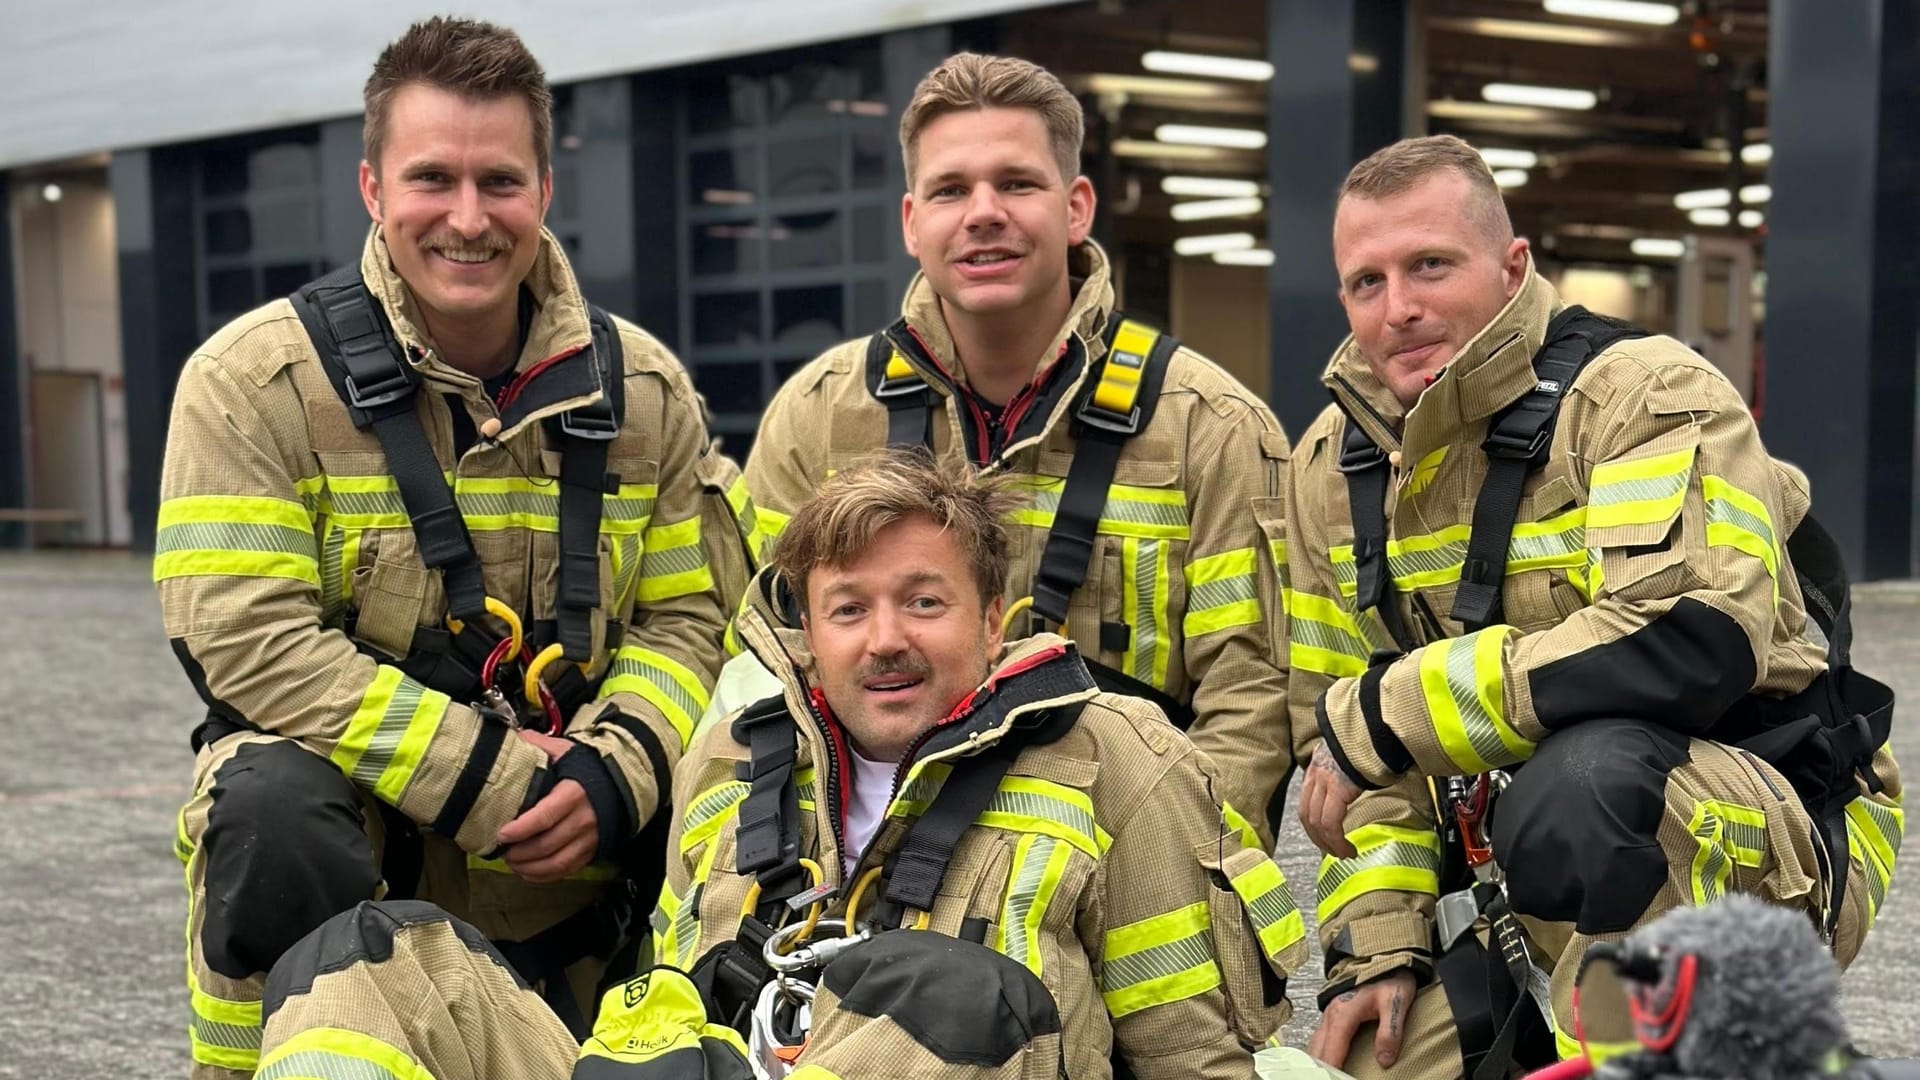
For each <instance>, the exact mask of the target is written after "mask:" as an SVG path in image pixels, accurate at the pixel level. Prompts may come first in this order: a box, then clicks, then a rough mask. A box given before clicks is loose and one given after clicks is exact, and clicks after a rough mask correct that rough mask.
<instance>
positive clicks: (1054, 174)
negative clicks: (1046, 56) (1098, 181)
mask: <svg viewBox="0 0 1920 1080" xmlns="http://www.w3.org/2000/svg"><path fill="white" fill-rule="evenodd" d="M914 163H915V165H914V177H913V179H912V181H911V183H912V189H911V190H910V191H909V192H908V193H907V195H906V197H905V198H904V199H902V200H901V204H900V217H901V226H902V228H903V230H904V231H905V233H906V241H907V253H908V254H910V255H912V256H913V257H914V258H916V259H918V260H920V269H921V270H922V271H923V272H924V273H925V274H926V276H927V281H928V283H929V284H931V285H932V286H933V291H934V292H935V293H937V294H939V296H940V299H941V301H942V302H943V303H944V304H945V305H946V307H947V308H948V310H949V311H950V312H951V311H958V312H959V313H961V314H962V316H963V317H965V316H970V317H974V318H991V317H996V316H1004V315H1006V314H1008V313H1023V312H1025V313H1041V312H1046V313H1049V314H1050V313H1051V309H1052V308H1053V307H1057V306H1064V305H1065V304H1066V303H1067V302H1068V300H1069V298H1070V295H1071V294H1070V292H1069V287H1068V282H1067V252H1068V250H1069V249H1071V248H1072V247H1074V246H1076V245H1078V244H1080V243H1083V242H1084V241H1085V240H1086V238H1087V232H1088V230H1090V229H1091V228H1092V226H1093V205H1094V198H1093V185H1092V184H1091V183H1090V182H1089V181H1088V180H1087V178H1086V177H1084V176H1075V177H1072V178H1066V177H1062V176H1061V175H1060V165H1059V162H1058V159H1057V158H1056V157H1055V156H1054V152H1053V147H1052V143H1051V142H1050V140H1049V138H1048V134H1047V126H1046V121H1045V120H1043V119H1042V118H1041V116H1040V114H1039V113H1038V112H1036V111H1034V110H1033V109H1014V108H985V109H961V110H957V111H955V112H950V113H946V114H944V115H942V116H939V117H937V118H935V119H934V120H932V121H931V122H929V123H928V124H927V125H926V127H924V128H922V129H921V131H920V133H919V138H918V141H917V144H916V147H915V153H914Z"/></svg>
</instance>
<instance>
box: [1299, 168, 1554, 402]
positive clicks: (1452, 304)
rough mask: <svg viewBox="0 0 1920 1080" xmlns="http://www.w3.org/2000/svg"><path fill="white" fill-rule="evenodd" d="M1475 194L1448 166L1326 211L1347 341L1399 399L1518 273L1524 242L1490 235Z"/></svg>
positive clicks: (1468, 335)
mask: <svg viewBox="0 0 1920 1080" xmlns="http://www.w3.org/2000/svg"><path fill="white" fill-rule="evenodd" d="M1483 197H1485V196H1484V195H1483V194H1482V193H1480V192H1477V191H1475V190H1474V188H1473V187H1472V185H1471V184H1470V183H1469V182H1468V180H1467V178H1466V177H1464V176H1462V175H1460V174H1459V173H1458V172H1455V171H1453V170H1450V169H1447V170H1441V171H1439V172H1436V173H1434V174H1433V175H1431V176H1429V177H1427V178H1426V179H1425V180H1422V181H1420V182H1419V183H1417V184H1415V185H1414V186H1413V187H1411V188H1409V189H1407V190H1406V191H1403V192H1400V193H1399V194H1395V195H1389V196H1387V197H1385V198H1380V199H1367V198H1360V197H1357V196H1348V197H1347V198H1344V199H1342V200H1341V202H1340V206H1339V208H1338V209H1337V210H1336V211H1335V212H1334V219H1333V259H1334V265H1335V267H1336V268H1337V269H1338V270H1339V273H1340V305H1341V306H1342V307H1344V308H1345V309H1346V312H1347V324H1348V325H1349V326H1350V327H1352V329H1353V339H1354V343H1355V345H1356V346H1357V347H1358V348H1359V350H1360V355H1361V356H1362V357H1363V358H1365V360H1366V362H1367V366H1368V367H1370V368H1371V369H1372V370H1373V373H1374V375H1375V377H1377V378H1378V379H1379V380H1380V381H1381V382H1382V383H1384V384H1385V385H1386V386H1387V388H1388V389H1389V390H1391V391H1392V392H1393V395H1394V396H1395V397H1396V398H1398V399H1400V403H1401V404H1402V405H1405V406H1407V407H1408V408H1411V407H1412V406H1413V403H1414V402H1415V401H1418V400H1419V398H1420V394H1421V391H1423V390H1425V389H1426V387H1427V384H1428V382H1429V381H1431V379H1432V376H1433V374H1434V373H1435V372H1437V371H1439V370H1440V369H1441V368H1442V367H1445V366H1446V365H1447V363H1448V362H1449V361H1451V360H1452V359H1453V357H1454V355H1455V354H1456V353H1458V352H1459V351H1460V347H1461V346H1463V345H1465V344H1466V343H1467V342H1468V341H1470V340H1471V339H1472V338H1473V337H1474V335H1476V334H1478V333H1479V332H1480V331H1481V330H1483V329H1485V328H1486V325H1487V324H1488V323H1489V322H1492V321H1493V317H1494V316H1495V315H1498V314H1499V313H1500V309H1501V308H1503V307H1505V306H1506V304H1507V301H1508V300H1511V299H1512V298H1513V294H1514V293H1516V292H1518V291H1519V290H1520V286H1521V284H1522V282H1523V281H1524V280H1525V277H1526V270H1527V242H1526V241H1525V240H1523V239H1513V238H1503V237H1496V236H1494V235H1493V234H1492V233H1493V231H1492V230H1491V229H1490V228H1489V227H1488V225H1487V221H1488V215H1486V214H1484V213H1482V214H1476V213H1475V212H1474V209H1475V207H1474V203H1473V202H1472V200H1474V199H1477V198H1483ZM1494 197H1495V198H1497V197H1498V196H1494Z"/></svg>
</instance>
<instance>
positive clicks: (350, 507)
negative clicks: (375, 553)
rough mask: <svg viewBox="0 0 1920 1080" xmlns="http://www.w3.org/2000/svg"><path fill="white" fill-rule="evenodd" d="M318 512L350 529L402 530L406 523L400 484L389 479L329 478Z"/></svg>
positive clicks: (382, 477) (361, 477)
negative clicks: (322, 512)
mask: <svg viewBox="0 0 1920 1080" xmlns="http://www.w3.org/2000/svg"><path fill="white" fill-rule="evenodd" d="M320 499H321V509H322V510H323V511H324V512H325V513H327V514H328V515H329V516H331V517H332V518H333V519H334V520H336V521H338V522H340V524H342V525H344V526H346V527H348V528H351V529H403V528H406V527H407V526H408V524H409V522H408V520H407V508H406V506H405V504H403V503H402V502H401V501H400V484H399V481H397V480H395V479H394V478H393V477H391V476H329V477H327V486H326V489H325V490H324V491H322V492H321V493H320Z"/></svg>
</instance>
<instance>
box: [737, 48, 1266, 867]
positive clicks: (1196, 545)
mask: <svg viewBox="0 0 1920 1080" xmlns="http://www.w3.org/2000/svg"><path fill="white" fill-rule="evenodd" d="M1082 129H1083V119H1082V115H1081V109H1080V104H1079V102H1078V101H1077V100H1075V98H1074V97H1073V95H1072V94H1070V93H1069V92H1068V91H1067V89H1066V88H1065V87H1064V86H1062V85H1061V84H1060V81H1059V80H1058V79H1056V78H1055V77H1054V76H1053V75H1052V74H1050V73H1048V72H1047V71H1045V70H1044V69H1042V68H1039V67H1037V66H1035V65H1033V64H1030V63H1028V62H1026V61H1024V60H1017V59H1013V58H1010V57H994V56H980V55H976V54H972V53H962V54H959V55H956V56H952V57H949V58H948V59H947V60H946V61H945V62H943V63H942V64H941V65H940V66H939V67H937V68H936V69H934V70H933V71H932V72H931V73H929V74H928V75H927V76H926V78H924V79H923V80H921V82H920V85H919V87H918V88H917V89H916V91H915V93H914V96H913V99H912V101H911V102H910V103H909V105H908V106H907V108H906V110H905V112H904V113H903V114H902V115H901V119H900V148H901V152H902V155H903V156H904V158H905V161H906V173H907V184H908V190H907V192H906V194H905V195H904V196H903V197H902V199H901V203H900V206H901V226H902V231H903V232H904V234H905V238H906V245H907V251H908V252H909V253H910V254H912V255H913V256H914V257H915V258H916V259H918V260H919V263H920V274H919V275H918V276H917V277H916V278H915V279H914V281H913V283H912V284H911V285H910V286H909V287H908V289H907V295H906V299H905V301H904V302H903V304H902V305H901V318H900V320H899V321H898V322H896V323H895V324H894V325H893V326H891V327H888V328H886V329H885V330H884V331H883V332H881V333H877V334H874V335H873V336H871V337H862V338H859V339H857V340H854V341H850V342H847V343H845V344H843V345H840V346H837V347H835V348H834V349H831V350H829V351H828V352H826V353H825V354H823V355H822V356H820V357H819V358H817V359H816V360H814V361H813V362H812V363H811V364H809V365H807V366H806V367H804V368H802V369H801V370H800V371H798V372H796V373H795V374H794V375H793V376H792V377H791V378H790V379H788V380H787V382H786V384H785V385H784V386H782V387H781V389H780V391H779V393H778V394H777V395H776V396H775V397H774V400H773V402H772V404H770V405H769V406H768V408H767V412H766V416H765V417H764V419H763V420H762V423H761V427H760V431H759V435H758V437H757V439H756V441H755V443H754V448H753V452H752V454H751V455H750V456H749V458H748V460H747V484H748V488H749V490H750V491H751V492H752V494H753V500H754V504H755V507H756V511H757V514H758V516H757V522H758V524H759V527H760V529H761V530H762V532H763V533H764V534H765V535H766V536H768V537H775V536H778V534H779V531H780V528H781V526H782V524H783V523H784V522H785V521H786V520H787V516H788V515H790V514H792V513H793V512H794V511H795V510H796V509H797V508H798V507H799V506H800V505H801V504H803V503H804V502H806V500H807V499H808V498H809V497H810V496H811V495H812V494H813V492H814V491H815V490H816V489H818V488H819V486H820V484H821V483H822V482H823V481H825V480H826V478H827V477H828V475H829V474H831V473H832V471H833V470H834V469H836V468H838V467H839V466H840V465H841V464H843V463H844V462H845V461H848V460H851V459H852V458H853V457H855V456H858V455H859V454H861V453H863V452H865V451H868V450H871V449H874V448H876V447H880V446H885V445H914V446H925V447H928V448H930V449H932V450H934V451H935V452H936V453H939V454H942V455H951V456H953V457H955V458H959V459H962V460H967V461H971V462H973V463H974V464H976V465H979V466H981V467H983V468H986V469H989V470H993V471H1001V472H1007V473H1014V474H1018V475H1020V476H1021V477H1022V478H1023V482H1024V484H1025V485H1026V486H1027V487H1028V488H1029V489H1030V492H1031V494H1030V496H1029V498H1030V505H1029V506H1026V507H1023V508H1022V509H1021V510H1019V511H1018V512H1017V514H1016V517H1015V520H1016V522H1017V523H1018V524H1019V525H1020V526H1021V528H1020V531H1019V535H1020V537H1021V539H1020V541H1019V543H1018V544H1017V545H1016V547H1015V554H1014V564H1013V569H1012V573H1011V574H1010V576H1009V577H1008V582H1007V597H1006V599H1007V602H1008V604H1009V605H1011V606H1012V607H1013V608H1018V609H1026V607H1027V605H1025V604H1024V603H1021V601H1022V600H1024V598H1026V597H1029V596H1031V597H1032V605H1031V609H1030V610H1029V611H1028V612H1027V614H1026V616H1025V620H1024V621H1023V622H1020V623H1018V625H1020V626H1022V627H1030V628H1033V629H1036V630H1049V631H1052V630H1058V631H1060V632H1061V633H1063V634H1065V635H1066V636H1068V637H1070V638H1071V639H1072V640H1073V641H1074V642H1075V643H1077V644H1078V645H1079V646H1080V648H1081V651H1082V653H1083V654H1084V656H1085V657H1086V660H1087V662H1088V665H1089V667H1090V668H1091V670H1092V671H1093V673H1094V677H1095V678H1096V679H1099V680H1100V683H1101V685H1102V686H1104V687H1106V688H1108V689H1111V690H1114V691H1116V692H1119V693H1125V694H1132V695H1137V696H1142V697H1146V698H1148V699H1150V700H1152V701H1153V702H1154V703H1155V704H1158V705H1159V706H1161V708H1162V709H1163V710H1165V711H1166V712H1167V714H1168V715H1169V716H1170V717H1172V718H1173V719H1174V721H1175V723H1176V724H1178V725H1179V726H1180V727H1182V728H1183V729H1186V730H1187V731H1188V734H1189V735H1190V736H1191V737H1192V739H1193V741H1194V744H1195V745H1196V746H1198V747H1199V748H1200V749H1201V750H1203V751H1205V752H1206V753H1207V755H1208V756H1209V757H1211V758H1212V759H1213V761H1214V764H1215V767H1216V769H1217V775H1218V777H1219V779H1220V785H1219V788H1218V790H1217V791H1216V792H1215V794H1216V795H1217V796H1218V797H1219V798H1221V799H1222V800H1223V801H1224V802H1226V803H1228V804H1230V805H1232V806H1233V807H1234V808H1235V809H1236V810H1238V811H1240V812H1242V813H1244V814H1245V816H1246V817H1247V818H1249V819H1251V820H1252V821H1253V822H1254V824H1255V826H1256V827H1257V828H1259V829H1260V830H1261V832H1262V834H1263V835H1265V836H1267V837H1268V838H1269V839H1271V835H1272V834H1271V831H1270V818H1269V813H1270V811H1271V812H1272V814H1273V815H1274V817H1275V818H1277V814H1278V806H1277V803H1278V801H1279V798H1280V797H1281V796H1283V795H1284V781H1285V778H1286V776H1287V775H1288V774H1289V772H1290V770H1291V768H1292V764H1293V761H1294V755H1293V747H1292V744H1291V743H1290V741H1289V732H1288V727H1287V720H1286V715H1285V709H1284V707H1283V695H1284V693H1285V689H1286V666H1285V660H1284V648H1283V646H1282V645H1281V644H1280V642H1279V635H1278V627H1279V624H1280V621H1281V616H1280V588H1279V585H1278V580H1277V576H1276V573H1275V567H1274V561H1273V560H1274V552H1276V551H1277V550H1278V546H1279V545H1280V544H1281V543H1282V542H1283V541H1284V534H1283V531H1282V521H1281V517H1280V507H1281V502H1282V499H1281V496H1282V494H1283V492H1282V482H1283V479H1282V478H1283V473H1284V471H1285V470H1284V466H1285V462H1286V458H1287V451H1288V448H1287V440H1286V437H1285V435H1283V434H1282V433H1281V430H1280V427H1279V424H1278V423H1277V422H1276V421H1275V420H1274V418H1273V415H1272V413H1271V412H1269V410H1268V409H1267V406H1266V404H1265V403H1264V402H1262V401H1261V400H1260V399H1259V398H1258V397H1257V396H1255V395H1254V394H1253V393H1251V392H1250V391H1248V390H1247V389H1246V388H1245V387H1244V386H1241V385H1240V384H1239V383H1238V382H1237V381H1235V380H1234V378H1233V377H1232V376H1230V375H1228V374H1227V373H1226V372H1224V371H1222V370H1221V369H1220V368H1219V367H1217V366H1215V365H1214V364H1213V363H1211V362H1210V361H1208V360H1206V359H1205V358H1203V357H1201V356H1200V355H1198V354H1197V353H1195V352H1194V351H1193V350H1191V349H1187V348H1182V347H1178V346H1177V343H1176V342H1175V341H1174V340H1173V339H1172V338H1171V337H1170V336H1168V335H1166V334H1164V333H1162V332H1160V331H1159V330H1157V329H1156V328H1153V327H1151V326H1149V325H1147V324H1146V323H1144V322H1141V321H1139V320H1133V319H1128V318H1126V317H1125V316H1124V315H1123V314H1122V313H1121V312H1120V311H1119V310H1118V309H1117V308H1116V294H1115V284H1114V281H1113V278H1112V269H1111V265H1110V263H1109V262H1108V259H1107V255H1106V252H1105V251H1103V250H1102V249H1101V247H1100V245H1099V244H1097V243H1094V242H1093V241H1092V240H1091V239H1089V235H1088V234H1089V231H1090V230H1091V228H1092V225H1093V215H1094V203H1095V198H1094V191H1093V185H1092V184H1091V183H1090V182H1089V181H1088V180H1087V178H1086V177H1085V176H1082V175H1080V146H1081V141H1082ZM1302 760H1304V758H1303V759H1302ZM1270 804H1273V805H1271V806H1270Z"/></svg>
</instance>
